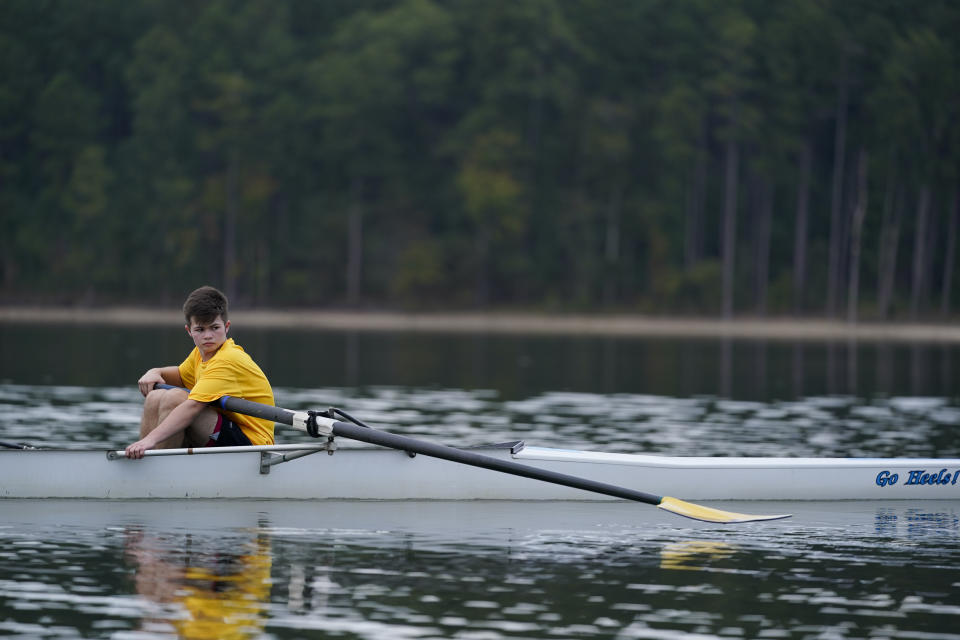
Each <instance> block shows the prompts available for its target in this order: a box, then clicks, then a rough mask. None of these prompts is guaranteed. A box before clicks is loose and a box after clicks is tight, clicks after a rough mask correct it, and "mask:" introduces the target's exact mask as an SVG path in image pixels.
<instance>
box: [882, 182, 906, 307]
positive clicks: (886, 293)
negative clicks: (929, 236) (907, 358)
mask: <svg viewBox="0 0 960 640" xmlns="http://www.w3.org/2000/svg"><path fill="white" fill-rule="evenodd" d="M883 206H884V215H883V218H884V221H883V229H882V230H881V232H880V268H879V272H880V282H879V285H878V289H879V291H878V293H877V316H878V317H879V318H880V319H881V320H886V319H887V317H888V316H889V314H890V303H891V302H892V301H893V287H894V283H895V282H896V275H897V251H898V249H899V247H900V220H901V219H902V218H903V193H902V191H901V190H900V188H899V187H898V186H897V185H896V183H895V182H894V179H893V178H892V177H891V178H890V182H889V184H888V187H887V195H886V197H885V198H884V205H883Z"/></svg>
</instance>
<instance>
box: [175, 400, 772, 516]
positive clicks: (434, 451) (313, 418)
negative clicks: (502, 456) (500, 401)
mask: <svg viewBox="0 0 960 640" xmlns="http://www.w3.org/2000/svg"><path fill="white" fill-rule="evenodd" d="M157 386H161V385H157ZM216 404H218V405H219V406H220V407H221V408H222V409H225V410H227V411H232V412H234V413H242V414H244V415H248V416H253V417H255V418H263V419H265V420H272V421H274V422H279V423H280V424H285V425H287V426H290V427H293V428H294V429H298V430H300V431H305V432H307V433H309V434H310V435H312V436H314V437H319V436H331V435H332V436H340V437H343V438H350V439H351V440H359V441H360V442H367V443H370V444H376V445H380V446H382V447H387V448H390V449H398V450H400V451H407V452H411V453H420V454H423V455H425V456H430V457H433V458H440V459H442V460H449V461H451V462H459V463H460V464H466V465H470V466H473V467H480V468H483V469H490V470H491V471H500V472H501V473H509V474H512V475H515V476H521V477H524V478H532V479H534V480H541V481H543V482H550V483H553V484H559V485H563V486H565V487H573V488H574V489H582V490H584V491H592V492H594V493H601V494H604V495H608V496H613V497H615V498H624V499H626V500H635V501H637V502H643V503H646V504H651V505H654V506H657V507H659V508H661V509H663V510H664V511H669V512H671V513H675V514H677V515H681V516H685V517H687V518H693V519H694V520H703V521H705V522H722V523H739V522H756V521H760V520H778V519H780V518H789V517H790V514H784V515H750V514H745V513H734V512H731V511H723V510H721V509H714V508H712V507H705V506H702V505H698V504H694V503H692V502H686V501H684V500H678V499H677V498H670V497H667V496H658V495H654V494H652V493H644V492H643V491H635V490H633V489H627V488H624V487H618V486H615V485H612V484H607V483H605V482H597V481H595V480H588V479H586V478H578V477H576V476H571V475H567V474H565V473H557V472H556V471H548V470H546V469H539V468H537V467H531V466H529V465H525V464H520V463H517V462H510V461H507V460H499V459H497V458H491V457H490V456H485V455H482V454H479V453H474V452H472V451H465V450H463V449H455V448H454V447H448V446H446V445H442V444H437V443H434V442H429V441H426V440H419V439H416V438H410V437H408V436H401V435H397V434H395V433H389V432H387V431H380V430H379V429H372V428H370V427H367V426H358V425H355V424H350V423H347V422H340V421H338V420H334V419H333V418H330V417H326V415H325V414H322V413H318V412H315V411H303V412H294V411H290V410H289V409H282V408H280V407H273V406H270V405H266V404H261V403H258V402H251V401H250V400H244V399H242V398H233V397H230V396H224V397H222V398H220V399H219V400H217V401H216Z"/></svg>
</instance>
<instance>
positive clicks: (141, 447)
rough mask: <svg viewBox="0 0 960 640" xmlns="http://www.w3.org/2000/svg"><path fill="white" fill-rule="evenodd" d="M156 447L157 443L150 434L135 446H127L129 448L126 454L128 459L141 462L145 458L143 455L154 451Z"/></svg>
mask: <svg viewBox="0 0 960 640" xmlns="http://www.w3.org/2000/svg"><path fill="white" fill-rule="evenodd" d="M156 445H157V443H156V442H154V441H153V439H152V438H151V437H150V435H149V434H148V435H147V436H146V437H145V438H143V439H142V440H137V441H136V442H134V443H133V444H131V445H127V448H126V449H124V451H125V452H126V454H127V457H128V458H130V459H132V460H139V459H140V458H142V457H143V454H144V453H145V452H146V451H147V450H149V449H153V448H154V447H155V446H156Z"/></svg>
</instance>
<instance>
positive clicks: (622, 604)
mask: <svg viewBox="0 0 960 640" xmlns="http://www.w3.org/2000/svg"><path fill="white" fill-rule="evenodd" d="M2 331H3V328H2V327H0V332H2ZM24 331H25V330H24ZM31 331H33V332H38V333H39V334H41V335H42V331H41V330H39V329H31ZM66 333H67V334H68V338H70V337H71V336H72V339H75V340H77V342H76V343H69V345H68V347H67V350H71V349H72V350H75V351H78V352H83V350H84V349H86V348H87V346H86V342H87V341H88V340H89V338H90V335H89V334H86V333H83V332H81V333H80V337H77V334H75V333H70V332H69V331H67V332H66ZM29 335H31V334H30V332H26V333H23V332H21V333H16V334H14V333H11V332H10V331H7V332H6V334H5V335H4V334H2V333H0V348H2V349H0V365H2V367H3V368H2V371H0V380H2V382H0V440H5V441H21V442H29V443H32V444H35V445H38V446H56V447H71V448H73V447H78V448H79V447H96V448H111V447H119V446H122V445H124V444H126V443H127V442H129V441H130V439H131V438H133V437H134V434H135V432H136V428H137V427H136V425H137V421H138V418H139V411H140V397H139V394H138V393H137V391H136V389H135V388H133V386H132V384H127V378H131V377H132V379H133V380H135V378H136V375H138V374H139V371H138V370H139V369H140V368H145V367H141V366H140V364H139V361H140V360H141V359H142V358H143V357H145V356H144V355H143V354H140V355H139V356H138V355H136V354H134V355H129V354H128V355H127V356H122V357H120V361H121V362H127V361H128V360H129V362H131V363H133V364H129V365H124V366H123V367H120V368H121V369H122V370H121V371H116V372H113V373H110V374H108V373H100V374H97V376H94V377H96V383H95V384H93V383H91V384H83V380H82V379H78V378H77V376H76V375H75V374H69V375H67V374H64V373H63V372H62V371H58V370H56V369H55V368H53V367H52V365H51V368H50V369H49V374H44V375H39V373H38V369H37V366H38V365H37V360H36V359H34V360H32V361H31V362H29V363H23V364H21V361H22V358H21V352H20V351H19V349H20V347H19V346H11V341H13V340H14V339H15V340H16V341H18V342H19V341H22V340H26V339H28V338H29ZM96 335H97V336H99V338H100V340H101V342H102V343H106V344H109V343H110V340H111V339H112V338H111V337H110V334H96ZM61 337H62V336H61ZM29 339H32V338H29ZM343 339H344V341H345V342H346V343H349V339H348V338H347V337H344V338H343ZM325 340H333V338H330V337H329V336H328V337H327V338H325ZM398 340H399V339H398ZM423 340H424V338H422V337H418V338H416V339H415V340H414V342H415V343H417V344H419V345H420V346H421V347H422V344H423V343H422V341H423ZM451 340H452V339H451V338H449V337H447V338H443V339H442V340H441V342H443V345H444V348H445V349H446V353H447V355H448V358H447V359H442V358H438V359H436V362H435V363H434V364H430V362H427V363H424V362H423V361H422V360H418V359H417V357H414V356H411V357H410V360H409V362H410V363H411V368H412V369H413V370H414V372H413V373H409V374H408V373H403V372H402V368H397V369H396V370H395V372H394V373H390V372H391V371H394V369H391V368H390V367H395V366H396V363H397V362H400V361H402V357H401V355H398V354H404V353H408V352H409V353H410V354H416V353H419V352H420V350H421V349H419V348H414V347H412V346H410V345H406V344H404V343H403V341H402V340H400V344H399V346H398V345H397V344H395V345H394V346H393V347H391V348H385V346H384V342H383V341H382V340H373V341H372V342H371V343H369V344H367V343H365V342H364V340H363V339H361V340H360V343H359V344H355V345H354V346H353V347H350V346H349V344H346V345H341V346H343V350H341V351H339V352H338V353H340V355H338V356H337V359H338V360H339V359H340V356H342V355H343V353H346V352H347V351H349V350H350V349H351V348H352V349H355V350H357V352H356V353H355V358H354V361H355V363H357V362H359V363H364V362H370V363H372V362H374V361H375V360H376V358H375V357H374V356H375V355H376V354H375V353H373V352H371V351H370V350H371V349H373V351H379V352H380V353H382V354H383V355H384V358H385V359H387V360H390V361H391V362H392V363H393V364H391V365H390V366H388V367H387V368H385V369H384V368H373V365H372V364H370V365H363V364H361V365H360V366H358V367H354V369H353V370H352V372H349V376H354V378H350V377H349V376H348V372H346V370H344V372H343V375H342V376H341V377H340V378H338V377H337V376H336V375H335V374H334V373H331V372H330V371H327V372H325V373H323V374H322V375H320V374H318V376H317V378H318V379H319V380H320V381H321V382H323V384H295V383H293V382H294V381H292V380H291V379H290V378H291V377H292V376H291V375H290V373H289V372H286V373H281V374H280V375H277V376H272V377H274V378H275V380H277V381H278V384H277V389H276V391H277V399H278V403H279V404H281V405H283V406H287V407H289V408H305V407H318V408H324V407H327V406H329V405H335V406H338V407H341V408H344V409H346V410H347V411H349V412H350V413H352V414H355V415H357V416H358V417H361V418H363V419H364V420H366V421H368V422H370V423H371V424H374V425H378V426H382V427H384V428H388V429H390V430H393V431H397V432H401V433H406V434H410V435H418V436H423V437H428V438H430V439H433V440H439V441H442V442H446V443H449V444H454V445H468V444H481V443H486V442H493V441H503V440H513V439H524V440H526V441H527V442H529V443H531V444H540V445H550V446H559V447H568V448H588V449H595V450H603V451H626V452H640V451H644V452H653V453H661V454H670V455H694V454H696V455H721V456H726V455H784V456H807V455H813V456H832V455H839V456H848V455H849V456H936V457H960V431H958V422H960V401H958V398H957V395H956V394H953V393H950V392H949V388H950V380H951V378H950V375H949V374H950V370H951V366H952V361H953V358H954V357H955V354H954V353H953V352H948V353H946V354H944V352H943V351H942V350H941V349H940V348H939V347H937V348H935V349H933V350H931V351H929V352H925V353H923V354H921V355H920V356H916V354H915V353H911V352H910V351H909V350H907V351H902V352H897V351H895V352H894V353H892V355H891V362H892V363H893V366H892V368H891V375H890V377H889V378H888V379H886V380H887V382H884V383H883V384H882V385H880V386H879V387H877V386H876V385H877V384H879V383H877V382H876V380H877V379H878V378H875V377H872V376H874V375H875V371H872V370H871V369H870V368H868V367H865V366H864V363H865V362H869V361H870V359H871V357H872V356H870V355H869V353H863V354H861V355H860V356H859V357H857V358H854V359H855V360H856V361H858V362H860V363H861V364H860V365H859V367H858V368H857V370H856V371H855V374H854V375H852V374H851V368H850V366H849V364H850V360H849V358H846V359H844V358H841V359H840V360H839V361H838V362H839V364H838V366H839V367H840V369H838V371H836V372H835V378H836V380H837V381H840V382H837V384H838V385H839V386H838V387H836V388H835V389H834V391H833V392H828V391H829V389H827V386H828V383H827V382H826V378H827V377H828V376H827V375H826V374H823V376H822V377H823V378H824V381H822V385H821V384H820V383H818V382H817V381H818V380H819V377H818V376H819V374H818V373H817V372H818V371H822V369H819V368H818V369H815V370H814V371H813V372H811V371H810V370H808V369H804V371H803V374H802V376H801V378H803V379H805V380H811V381H812V382H809V383H804V385H803V387H802V388H801V389H800V391H803V390H804V389H807V388H808V387H809V391H810V392H808V393H796V392H795V391H796V389H795V388H794V387H793V385H792V383H790V384H784V385H780V386H778V385H777V383H776V381H777V380H788V381H792V380H795V379H796V378H795V375H794V374H795V373H796V360H795V359H794V358H793V357H792V355H793V354H794V351H793V349H792V348H791V347H784V348H782V349H781V348H780V347H771V348H770V349H769V350H768V351H767V355H768V356H769V357H768V358H767V359H765V360H763V366H764V368H765V373H764V376H765V378H766V379H768V380H769V381H771V382H770V385H768V386H767V387H766V389H765V390H764V391H763V392H754V393H751V392H737V391H735V390H736V389H737V387H736V385H734V386H733V387H732V388H733V389H734V390H733V391H731V390H730V389H729V388H726V391H725V385H726V384H727V382H725V380H726V381H729V380H731V378H730V377H729V376H726V375H725V374H724V371H734V372H736V371H753V368H754V367H753V366H751V363H752V364H753V365H756V364H757V362H758V361H757V360H756V355H757V353H758V351H757V350H755V349H754V348H753V347H752V346H750V345H746V346H745V345H740V346H739V347H737V348H735V349H734V350H733V352H732V362H730V363H728V364H726V365H725V364H724V363H723V362H722V360H723V357H724V356H723V353H724V350H723V349H722V348H718V349H715V350H711V349H712V347H710V346H709V345H707V347H704V346H703V345H702V344H700V345H694V346H693V347H690V349H691V351H690V352H689V353H699V354H700V356H701V357H702V358H703V361H702V363H701V365H702V366H699V367H694V369H697V370H699V369H701V368H702V369H705V370H709V371H712V372H715V373H716V375H715V376H714V382H713V383H709V382H707V381H701V382H700V383H697V384H695V385H694V386H695V387H696V388H695V389H692V390H691V389H689V388H686V389H685V388H683V387H682V385H680V384H679V383H676V384H674V385H672V386H671V385H666V386H664V385H663V383H662V381H661V384H659V385H649V384H647V383H646V381H647V380H648V379H649V376H650V375H651V373H652V372H655V371H656V370H657V368H658V366H659V365H657V364H656V363H657V362H659V360H656V359H654V360H643V358H640V356H639V355H638V356H637V358H638V361H637V366H638V368H639V369H640V370H642V371H643V372H644V373H643V375H642V376H640V375H639V374H638V376H637V377H635V378H631V377H630V374H629V370H630V367H629V364H630V360H629V359H624V358H625V356H624V354H629V353H636V354H640V353H642V352H645V350H646V349H647V348H646V347H644V346H643V345H638V344H634V343H632V342H627V343H624V344H623V345H619V346H618V345H615V346H618V348H615V349H614V350H613V352H614V353H617V354H620V355H619V356H618V357H619V358H620V359H615V360H614V366H613V370H614V371H616V375H614V376H613V378H608V379H607V381H606V382H603V381H602V380H601V381H600V382H598V381H597V380H596V379H594V378H590V379H584V380H583V381H578V380H579V378H577V377H576V376H565V375H562V374H560V373H557V372H556V371H552V369H554V368H555V367H556V360H555V359H553V360H550V359H549V357H548V356H547V355H546V354H547V353H549V352H551V351H550V349H547V348H546V346H545V345H544V344H543V343H537V344H534V345H532V346H531V345H525V344H523V341H522V340H520V339H511V340H515V342H510V341H509V340H508V341H507V342H510V344H506V345H505V344H502V343H495V344H492V345H490V352H493V353H500V354H503V353H511V354H516V353H521V354H523V353H526V354H528V356H529V357H530V358H532V363H531V362H527V361H525V360H522V359H519V360H518V359H517V358H515V357H512V356H511V357H504V358H502V359H499V360H498V359H492V360H491V359H483V362H484V363H485V364H484V365H483V366H482V367H479V368H478V366H477V364H476V360H471V358H475V357H479V356H477V355H476V352H475V351H474V350H473V347H472V346H470V345H471V344H473V343H472V342H469V341H471V340H474V341H475V340H477V339H475V338H463V340H466V341H468V344H466V345H462V344H459V343H456V341H453V342H452V343H451V342H450V341H451ZM444 341H445V342H444ZM561 342H562V341H561ZM170 344H171V347H170V349H171V351H172V352H174V353H177V352H178V351H177V350H178V349H179V348H181V347H182V346H183V345H182V344H180V343H178V342H176V341H174V340H173V339H172V338H171V340H170ZM325 344H326V343H325ZM331 344H332V345H333V347H330V349H329V350H330V351H333V352H337V348H336V345H337V344H338V343H337V342H336V341H335V340H333V342H332V343H331ZM101 346H102V345H101ZM328 346H329V345H328ZM608 347H609V345H607V344H606V343H603V342H598V343H596V344H593V343H581V344H580V345H579V346H578V347H577V348H576V349H573V350H574V351H577V350H579V351H578V352H579V353H580V357H581V359H579V360H578V359H577V358H572V356H571V360H570V363H571V364H577V363H579V366H581V367H582V368H583V369H584V370H587V371H592V370H594V369H592V368H591V367H593V365H591V364H590V363H591V362H601V363H602V362H606V360H604V358H609V357H610V353H609V349H608ZM620 347H622V348H620ZM566 348H569V346H561V344H560V343H558V345H557V346H555V348H554V351H562V350H563V349H566ZM604 349H608V351H607V355H604ZM650 349H651V350H653V351H656V348H654V347H650ZM678 349H680V351H679V352H678V353H686V352H685V351H684V349H686V347H682V346H679V347H678ZM778 349H781V350H780V352H779V355H778ZM805 349H806V350H807V352H806V353H807V355H806V357H805V358H804V362H805V365H804V366H808V365H810V363H811V362H812V361H813V362H817V361H818V358H817V357H816V356H815V354H816V353H818V351H817V347H815V346H814V347H805ZM701 351H705V352H706V353H705V354H704V353H701ZM868 351H869V349H868ZM658 353H659V352H658ZM672 353H673V352H671V351H670V350H669V349H668V350H667V351H666V352H665V353H661V354H660V355H658V356H657V357H658V358H660V357H664V358H667V360H670V356H671V354H672ZM823 353H826V351H824V352H823ZM464 354H473V356H471V357H466V356H464ZM530 354H532V355H530ZM146 355H147V356H149V357H151V358H152V357H154V356H155V354H153V353H150V354H146ZM255 355H256V354H255ZM728 355H729V354H728ZM848 356H849V354H848ZM915 356H916V357H917V358H918V359H917V360H914V357H915ZM272 357H273V358H274V359H276V356H272ZM425 357H427V359H428V360H431V358H433V356H432V355H431V356H425ZM543 358H547V359H548V360H549V366H546V365H545V369H546V370H549V371H546V370H545V372H544V373H542V374H539V373H536V372H537V371H539V368H538V367H539V366H540V365H538V364H537V363H538V362H540V360H541V359H543ZM268 359H269V358H268ZM448 360H452V361H453V362H450V361H448ZM431 362H433V360H431ZM824 362H825V360H824ZM897 363H901V364H903V365H904V366H898V365H897ZM910 363H913V364H912V365H911V364H910ZM917 363H919V364H917ZM147 364H154V363H153V362H152V361H149V362H148V363H147ZM598 366H599V365H598ZM663 366H664V367H665V368H664V371H670V367H669V366H668V365H663ZM819 366H820V365H819V364H818V365H817V367H819ZM911 366H915V367H917V370H918V371H920V373H921V374H922V375H921V380H920V381H919V382H918V381H917V380H916V379H915V378H914V377H913V375H912V374H909V375H908V373H909V372H910V371H911ZM134 367H136V368H134ZM458 367H462V368H466V369H470V367H473V369H472V371H473V373H472V374H469V375H470V376H473V378H472V379H473V380H475V381H477V382H482V383H484V384H477V385H473V384H465V383H464V382H463V381H464V379H465V378H464V377H463V376H464V375H467V374H461V377H459V378H458V377H457V375H455V374H450V375H449V376H448V375H447V373H446V372H447V371H454V370H458ZM127 369H129V370H130V372H134V371H136V375H135V374H133V373H129V372H128V371H127ZM865 369H867V371H865ZM905 370H906V371H907V372H908V373H904V371H905ZM531 371H533V373H531ZM596 371H598V372H602V371H603V367H602V366H600V367H599V368H598V369H596ZM518 372H521V373H518ZM521 375H522V376H525V377H524V383H523V384H517V383H516V381H517V379H518V376H521ZM851 376H852V377H851ZM863 376H869V377H870V378H869V379H870V380H873V382H864V381H863V380H864V379H865V378H863ZM898 376H905V377H902V378H898ZM300 377H301V378H305V377H306V376H305V375H301V376H300ZM445 377H450V378H453V379H454V380H453V382H456V384H453V383H451V384H441V380H442V379H443V378H445ZM734 377H736V376H734ZM704 380H706V378H704ZM898 380H899V382H898ZM502 381H506V382H502ZM842 381H846V382H842ZM845 385H846V386H845ZM651 387H652V388H651ZM864 387H866V388H867V390H868V391H869V392H864ZM771 389H774V390H777V389H779V391H775V392H774V391H771ZM279 435H280V436H281V437H280V439H281V440H282V441H288V442H289V441H295V440H296V439H297V435H296V434H292V435H288V434H286V433H280V434H279ZM291 464H296V462H293V463H291ZM640 488H641V489H642V487H640ZM681 497H682V496H681ZM958 498H960V496H958ZM719 506H722V507H726V508H731V509H733V510H740V511H753V512H758V513H761V512H771V513H772V512H782V511H784V510H786V511H789V512H792V513H793V514H794V517H793V518H791V519H789V520H783V521H776V522H768V523H754V524H748V525H737V526H720V525H711V524H705V523H698V522H694V521H691V520H686V519H683V518H679V517H677V516H673V515H671V514H668V513H663V512H660V511H659V510H657V509H653V508H650V507H648V506H645V505H640V504H628V503H618V502H614V503H588V502H583V503H579V502H556V503H523V502H517V503H500V502H471V503H460V502H299V501H254V502H248V501H146V500H145V501H112V502H111V501H52V500H40V501H31V500H5V501H0V636H12V637H23V638H35V637H39V638H60V637H64V638H74V637H84V638H155V637H177V636H179V637H186V638H260V637H264V638H307V637H344V638H469V639H486V638H624V639H626V638H709V637H729V638H903V639H941V638H960V596H958V593H960V569H958V567H960V499H958V500H944V501H930V502H910V501H893V502H853V503H826V502H795V503H776V504H756V503H729V504H726V505H724V504H720V505H719Z"/></svg>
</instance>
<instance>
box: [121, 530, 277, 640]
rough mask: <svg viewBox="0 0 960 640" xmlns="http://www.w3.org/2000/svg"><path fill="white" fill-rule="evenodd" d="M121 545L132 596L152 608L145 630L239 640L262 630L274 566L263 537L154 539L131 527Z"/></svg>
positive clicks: (253, 533) (255, 533)
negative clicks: (131, 572) (131, 581)
mask: <svg viewBox="0 0 960 640" xmlns="http://www.w3.org/2000/svg"><path fill="white" fill-rule="evenodd" d="M124 542H125V545H124V546H125V558H126V561H127V563H128V564H129V565H130V566H132V567H133V568H134V570H135V572H136V573H135V575H134V584H135V587H136V592H137V594H138V595H140V596H142V597H143V598H144V599H146V600H147V601H148V602H149V603H150V604H151V605H153V606H152V607H151V609H149V610H148V613H147V614H146V615H145V616H144V618H143V619H142V621H141V625H142V630H143V631H149V632H150V633H151V634H156V633H160V634H163V633H165V632H168V633H170V634H171V635H175V636H176V637H179V638H196V639H206V638H218V639H238V640H239V639H242V638H251V637H255V636H258V635H260V634H261V633H262V632H263V628H264V626H265V624H266V614H267V607H268V606H269V600H270V571H271V565H272V556H271V552H270V538H269V536H267V535H266V534H265V533H263V532H261V531H256V530H254V531H251V532H250V534H249V536H245V537H243V536H237V535H236V532H232V534H231V535H230V536H229V537H217V536H213V537H209V536H202V537H201V536H196V535H193V534H186V535H173V536H153V535H149V534H147V533H145V532H144V531H143V530H142V529H139V528H134V529H130V530H128V531H126V532H125V540H124Z"/></svg>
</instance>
